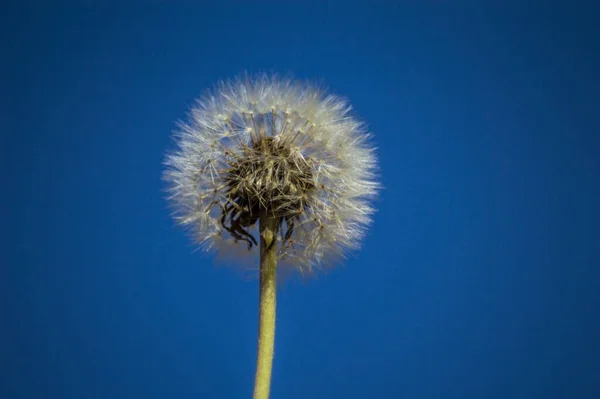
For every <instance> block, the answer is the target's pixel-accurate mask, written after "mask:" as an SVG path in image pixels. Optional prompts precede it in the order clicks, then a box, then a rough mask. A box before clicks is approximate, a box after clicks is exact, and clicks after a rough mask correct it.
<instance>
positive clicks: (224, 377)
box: [0, 0, 600, 399]
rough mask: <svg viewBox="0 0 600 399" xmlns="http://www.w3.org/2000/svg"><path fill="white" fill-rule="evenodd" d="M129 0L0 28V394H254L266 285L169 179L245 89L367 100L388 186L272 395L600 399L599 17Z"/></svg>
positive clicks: (63, 7)
mask: <svg viewBox="0 0 600 399" xmlns="http://www.w3.org/2000/svg"><path fill="white" fill-rule="evenodd" d="M47 3H48V4H49V3H50V2H47ZM125 3H126V2H122V3H119V2H116V1H114V2H113V1H104V2H99V1H98V2H96V1H88V2H84V1H82V2H78V3H73V4H67V3H64V2H62V3H61V2H52V4H53V5H52V6H49V5H48V4H46V5H44V4H43V3H42V2H39V4H38V3H36V2H33V1H29V2H27V1H26V2H23V3H20V5H19V6H15V5H14V4H13V5H12V6H8V7H6V6H5V8H4V10H3V12H2V17H1V19H2V21H1V22H2V24H1V25H2V27H1V29H2V60H3V61H2V63H1V67H0V68H2V70H1V72H2V79H1V82H0V85H1V87H0V88H1V92H2V96H1V99H0V100H1V101H2V103H1V107H0V108H1V112H2V117H1V122H0V123H1V128H2V135H1V142H0V144H1V151H2V154H1V155H2V156H1V160H0V161H1V162H2V164H1V166H2V178H3V182H2V192H3V193H4V194H3V195H2V198H1V201H2V204H1V205H2V207H1V209H2V219H3V221H2V223H1V226H2V230H1V233H2V237H1V243H2V244H1V245H2V251H1V252H0V253H1V255H0V257H1V258H0V259H1V269H0V273H1V274H0V292H1V295H2V296H1V297H0V300H1V302H0V306H1V307H0V310H1V313H0V316H1V320H0V323H1V329H0V335H1V339H0V350H1V353H0V362H1V363H0V366H1V367H2V369H1V370H0V398H11V399H12V398H249V397H250V396H251V392H252V385H253V379H254V367H255V354H256V330H257V281H256V280H255V279H252V278H248V276H247V274H244V273H241V272H240V271H239V270H236V269H235V268H228V267H220V266H218V264H217V262H216V261H215V259H214V257H213V256H211V255H206V254H203V253H201V252H194V246H193V245H192V244H191V243H190V241H189V239H188V237H187V236H186V235H185V233H184V232H183V231H182V230H181V229H180V228H178V227H176V226H174V223H173V222H172V221H171V219H170V216H169V211H168V209H167V204H166V202H165V200H164V198H163V197H164V193H163V192H162V190H163V188H164V186H163V183H162V182H161V172H162V165H161V163H162V161H163V159H164V153H165V151H166V150H167V149H169V148H172V141H171V138H170V132H171V131H172V129H173V128H174V122H175V121H176V120H177V119H180V118H183V117H184V116H185V113H186V111H187V109H188V107H189V106H190V105H191V104H192V103H193V100H194V99H195V98H196V97H197V96H198V95H199V94H201V92H202V91H203V90H204V89H205V88H207V87H210V86H212V85H213V84H214V83H215V82H216V81H217V80H219V79H223V78H229V77H232V76H235V75H236V74H238V73H240V72H243V71H249V72H261V71H267V72H279V73H283V74H289V73H291V74H293V75H294V76H296V77H298V78H301V79H305V78H308V79H313V80H317V81H321V80H322V81H323V82H325V83H326V84H327V85H328V86H329V88H330V89H331V90H332V91H333V92H336V93H339V94H342V95H345V96H347V97H349V98H350V100H351V101H352V103H353V105H354V107H355V110H356V113H357V115H358V116H359V117H360V118H362V119H364V120H366V121H368V123H369V126H370V128H371V130H372V131H373V132H374V133H375V144H376V145H377V146H378V147H379V157H380V163H381V174H382V177H381V179H382V182H383V185H384V186H385V190H384V191H383V192H382V195H381V197H380V199H379V200H378V201H377V204H376V205H377V207H378V209H379V211H378V213H377V215H376V217H375V222H374V225H373V227H372V229H371V230H370V233H369V235H368V237H367V239H366V240H365V241H364V248H363V250H361V251H359V252H356V253H355V254H354V255H353V256H352V258H351V259H350V260H348V261H347V262H346V263H345V264H344V266H343V267H340V268H337V269H334V270H332V271H329V272H327V273H321V274H320V275H319V277H318V278H317V279H313V280H309V281H307V282H303V281H301V280H298V279H292V280H287V281H286V282H285V283H284V284H282V285H281V290H280V291H279V308H278V325H277V336H276V355H275V363H274V374H273V386H272V398H273V399H277V398H288V399H293V398H315V399H320V398H461V399H464V398H474V399H475V398H499V399H500V398H502V399H505V398H528V399H531V398H578V399H581V398H590V399H591V398H600V360H599V355H600V350H599V349H600V339H598V337H600V319H599V317H598V316H599V314H598V312H599V309H600V276H599V270H598V266H599V265H600V231H599V225H600V217H599V213H598V206H599V204H600V184H599V181H600V180H599V177H600V174H599V169H600V165H599V164H600V157H599V150H600V123H599V116H598V115H599V114H598V109H599V108H598V107H599V105H600V95H599V93H600V90H599V89H600V87H599V86H600V83H599V82H600V79H598V71H599V70H600V58H599V54H600V51H599V49H598V44H599V43H598V38H599V37H600V34H599V31H598V29H597V26H598V24H597V20H596V16H597V15H598V14H597V10H594V9H593V7H592V2H590V3H587V4H586V3H583V2H569V3H566V2H565V5H564V6H560V5H550V3H549V2H540V3H538V4H536V3H535V2H514V3H513V4H509V3H508V2H505V1H502V2H500V1H497V2H496V1H490V2H453V3H454V6H453V7H451V6H448V5H443V4H442V3H444V2H437V1H436V2H433V1H431V2H428V1H424V2H416V1H415V2H406V3H405V4H403V5H396V6H394V5H391V3H392V2H387V5H385V3H384V2H379V3H378V4H376V3H371V2H368V3H367V2H364V3H363V4H362V5H353V4H351V3H349V2H342V3H340V4H334V3H331V2H312V3H310V4H308V3H306V2H283V1H279V2H273V3H266V2H261V4H260V5H244V3H242V2H238V3H228V4H226V3H222V4H221V5H218V6H217V5H214V4H212V5H209V3H216V2H204V3H205V4H202V3H203V2H191V1H190V2H188V3H185V2H167V1H164V2H159V1H153V0H150V1H146V2H141V1H137V2H130V3H128V4H125ZM175 3H176V4H177V6H175V5H174V4H175ZM480 3H485V5H483V4H480ZM520 3H527V4H520ZM15 4H16V2H15ZM169 4H170V5H169ZM193 4H195V5H193ZM567 4H568V5H567Z"/></svg>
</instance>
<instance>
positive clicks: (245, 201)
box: [221, 135, 315, 248]
mask: <svg viewBox="0 0 600 399" xmlns="http://www.w3.org/2000/svg"><path fill="white" fill-rule="evenodd" d="M227 163H228V166H229V167H228V169H227V170H226V172H225V178H224V180H225V183H226V187H227V189H226V205H225V206H224V207H223V209H222V217H221V224H222V225H223V227H224V228H225V229H226V230H227V231H229V232H230V233H231V235H232V236H233V237H234V238H235V239H236V240H243V241H246V242H247V243H248V247H249V248H252V245H256V244H257V242H256V239H255V238H254V237H253V236H252V235H251V234H250V233H249V232H248V231H247V230H246V229H247V228H249V227H251V226H253V225H254V224H255V223H256V222H257V221H258V219H259V216H260V214H261V213H266V214H268V215H269V216H271V217H274V218H275V219H276V221H277V226H278V230H280V231H281V234H282V236H283V238H284V240H289V239H291V237H292V234H293V231H294V222H295V221H296V220H297V219H298V218H299V217H300V216H301V215H302V214H303V213H304V212H305V208H306V207H308V206H309V204H310V195H311V193H312V192H313V191H314V189H315V181H314V178H313V173H312V167H311V164H312V163H313V160H312V159H311V158H309V157H304V156H302V154H301V153H300V152H299V151H295V150H294V149H292V147H291V146H290V145H289V144H288V143H284V142H283V141H282V140H279V138H278V137H271V136H264V135H261V136H259V137H258V138H255V139H252V140H251V142H250V143H249V144H248V145H245V146H243V147H242V148H241V149H240V151H239V152H238V153H229V154H228V162H227ZM284 224H285V227H284ZM283 230H285V231H283Z"/></svg>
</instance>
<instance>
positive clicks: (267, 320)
mask: <svg viewBox="0 0 600 399" xmlns="http://www.w3.org/2000/svg"><path fill="white" fill-rule="evenodd" d="M259 230H260V304H259V314H258V317H259V324H258V357H257V360H256V379H255V383H254V399H268V398H269V391H270V388H271V370H272V368H273V349H274V346H275V304H276V297H277V291H276V288H277V286H276V285H277V284H276V283H277V246H276V245H275V244H276V240H277V235H276V230H277V220H276V219H275V218H273V217H272V216H270V215H269V214H267V213H266V212H263V213H261V215H260V219H259Z"/></svg>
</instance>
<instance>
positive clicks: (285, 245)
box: [164, 76, 379, 272]
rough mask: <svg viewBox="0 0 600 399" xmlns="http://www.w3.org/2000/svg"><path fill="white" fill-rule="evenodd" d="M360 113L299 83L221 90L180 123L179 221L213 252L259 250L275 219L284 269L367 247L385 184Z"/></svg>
mask: <svg viewBox="0 0 600 399" xmlns="http://www.w3.org/2000/svg"><path fill="white" fill-rule="evenodd" d="M350 109H351V107H350V106H349V104H348V103H347V102H346V101H345V100H343V99H341V98H338V97H336V96H333V95H326V94H325V93H323V92H322V91H321V90H319V89H317V88H315V87H313V86H310V85H303V84H300V83H297V82H293V81H289V80H281V79H278V78H274V77H267V76H262V77H258V78H256V79H253V80H251V79H248V78H246V79H237V80H233V81H229V82H222V83H220V84H219V85H218V86H217V88H216V89H215V90H213V91H210V92H208V93H206V94H205V95H204V96H203V97H202V98H201V99H200V100H198V102H197V103H196V105H195V106H194V107H192V109H191V112H190V115H189V119H188V121H187V122H184V123H180V124H179V129H178V131H177V132H176V133H175V140H176V143H177V146H178V148H177V149H176V150H175V151H174V152H172V153H170V154H169V155H168V156H167V159H166V166H167V169H166V171H165V174H164V178H165V180H166V181H167V183H168V189H169V192H170V197H169V198H170V200H171V203H172V205H173V206H174V209H175V218H176V220H177V221H178V222H179V223H180V224H182V225H184V226H187V227H189V228H190V229H191V230H192V232H193V234H194V237H195V239H196V241H197V242H199V243H200V244H201V245H202V246H203V247H204V248H205V249H212V248H216V249H218V250H223V251H228V250H229V249H231V247H232V246H233V247H235V246H240V245H242V246H244V248H245V250H247V251H248V252H252V250H254V249H255V248H256V246H257V238H258V237H257V224H258V223H257V222H258V218H259V215H260V214H261V212H267V213H268V214H269V215H271V216H272V217H275V218H276V220H277V226H278V227H277V233H278V235H279V239H278V240H277V244H276V245H277V253H278V257H279V259H280V261H282V264H284V265H285V264H287V265H293V267H294V269H296V270H298V271H301V272H307V271H310V270H311V269H312V267H313V266H315V265H323V264H325V263H327V262H328V261H330V260H333V259H335V258H336V257H338V256H340V255H343V254H344V253H345V251H346V250H348V249H354V248H357V247H358V246H359V244H360V241H361V239H362V237H363V235H364V232H365V228H366V227H367V226H368V224H369V223H370V221H371V214H372V213H373V208H372V207H371V205H370V201H371V199H372V198H373V197H374V195H375V194H376V193H377V191H378V188H379V184H378V183H377V181H376V179H375V170H376V166H377V161H376V157H375V154H374V151H373V149H372V148H370V147H369V146H368V142H367V141H368V137H369V135H368V134H367V132H366V129H365V127H364V125H363V124H362V123H361V122H359V121H357V120H356V119H354V118H353V117H352V116H351V115H350Z"/></svg>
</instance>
